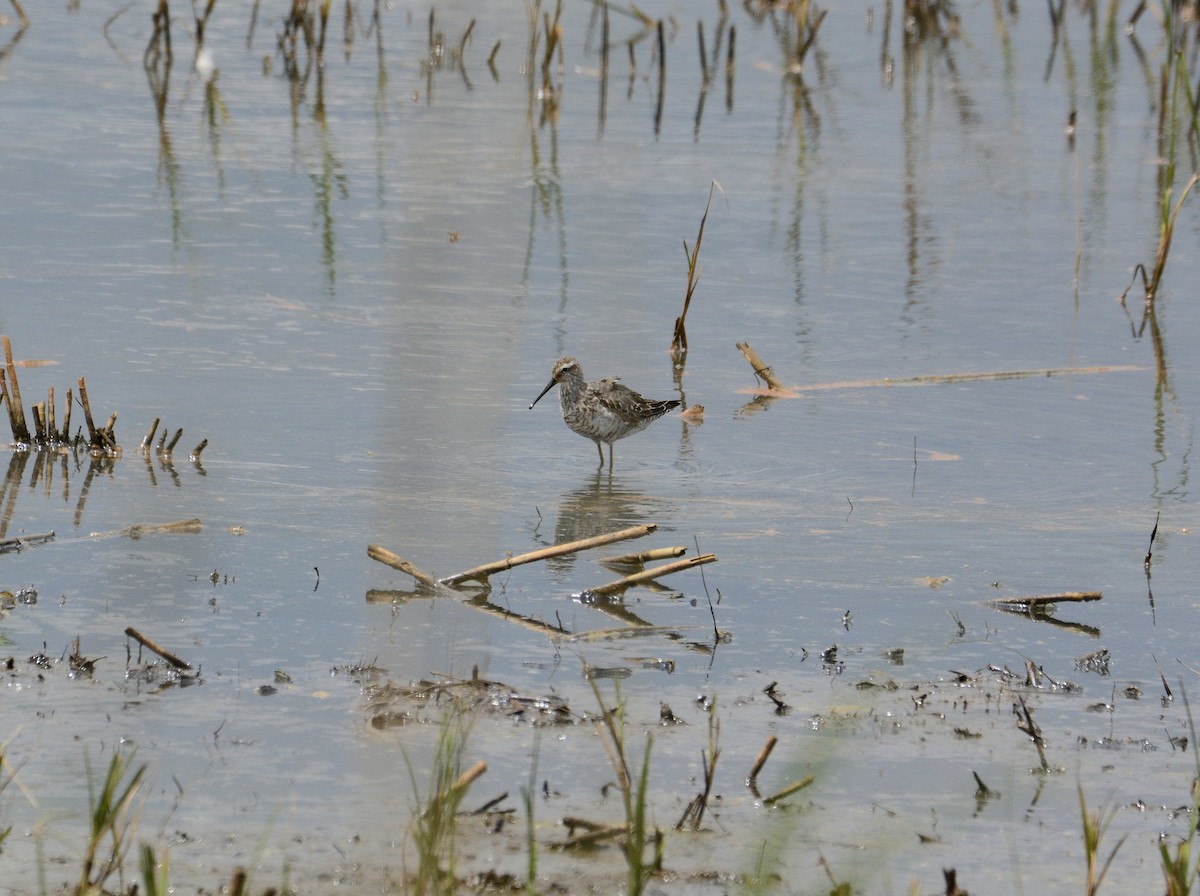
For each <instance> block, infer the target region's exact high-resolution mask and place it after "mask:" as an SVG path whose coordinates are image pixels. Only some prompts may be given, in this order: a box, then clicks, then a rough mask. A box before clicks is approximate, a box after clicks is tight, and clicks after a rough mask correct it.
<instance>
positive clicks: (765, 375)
mask: <svg viewBox="0 0 1200 896" xmlns="http://www.w3.org/2000/svg"><path fill="white" fill-rule="evenodd" d="M737 349H738V351H739V352H741V353H742V357H743V358H745V359H746V360H747V361H748V362H749V364H750V367H751V368H752V369H753V370H754V375H755V376H756V377H758V378H759V379H760V380H762V381H763V382H764V383H766V384H767V386H768V387H770V388H772V389H779V390H780V391H784V390H786V389H787V387H786V386H784V385H783V383H781V382H779V379H778V378H777V377H776V376H775V372H774V371H773V370H771V368H770V367H769V366H768V365H767V362H766V361H764V360H763V359H762V358H760V357H759V355H758V352H756V351H755V350H754V349H752V348H751V347H750V343H749V342H739V343H737Z"/></svg>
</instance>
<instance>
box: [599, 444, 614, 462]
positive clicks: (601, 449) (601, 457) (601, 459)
mask: <svg viewBox="0 0 1200 896" xmlns="http://www.w3.org/2000/svg"><path fill="white" fill-rule="evenodd" d="M611 451H612V449H611V448H610V449H609V452H610V453H611ZM596 453H597V454H599V455H600V466H604V449H603V448H601V447H600V443H599V442H597V443H596Z"/></svg>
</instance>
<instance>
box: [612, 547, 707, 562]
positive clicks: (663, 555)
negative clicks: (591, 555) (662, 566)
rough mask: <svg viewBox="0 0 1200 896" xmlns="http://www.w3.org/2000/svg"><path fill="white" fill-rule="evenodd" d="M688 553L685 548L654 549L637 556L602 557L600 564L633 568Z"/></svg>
mask: <svg viewBox="0 0 1200 896" xmlns="http://www.w3.org/2000/svg"><path fill="white" fill-rule="evenodd" d="M686 553H687V548H685V547H674V548H652V549H651V550H649V551H642V552H641V553H636V554H620V555H618V556H616V557H602V558H601V559H600V562H601V563H603V564H604V565H605V566H633V565H635V564H638V563H646V562H648V561H650V560H667V559H669V558H671V557H682V556H683V555H684V554H686Z"/></svg>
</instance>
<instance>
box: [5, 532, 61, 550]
mask: <svg viewBox="0 0 1200 896" xmlns="http://www.w3.org/2000/svg"><path fill="white" fill-rule="evenodd" d="M53 540H54V532H53V531H51V532H43V533H41V534H40V535H21V536H19V537H18V538H5V539H3V540H0V554H7V553H10V552H12V551H20V550H24V549H25V548H27V547H29V546H30V545H34V544H45V543H46V542H48V541H53Z"/></svg>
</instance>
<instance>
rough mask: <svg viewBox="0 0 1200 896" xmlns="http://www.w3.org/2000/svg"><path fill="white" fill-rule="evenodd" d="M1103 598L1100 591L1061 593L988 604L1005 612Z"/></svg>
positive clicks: (1009, 599)
mask: <svg viewBox="0 0 1200 896" xmlns="http://www.w3.org/2000/svg"><path fill="white" fill-rule="evenodd" d="M1103 597H1104V593H1103V592H1101V591H1062V592H1060V593H1058V594H1031V595H1027V596H1024V597H998V598H996V599H994V600H990V601H988V604H990V605H991V606H993V607H999V608H1001V609H1005V610H1009V609H1011V610H1030V609H1034V608H1036V607H1047V606H1052V605H1054V604H1057V603H1082V602H1084V601H1091V600H1100V599H1102V598H1103Z"/></svg>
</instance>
